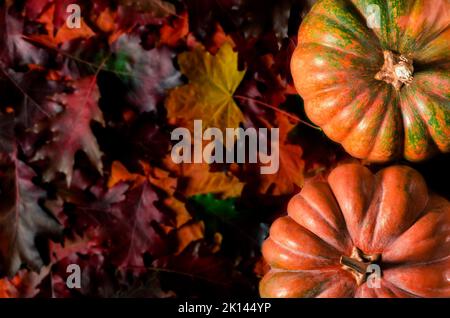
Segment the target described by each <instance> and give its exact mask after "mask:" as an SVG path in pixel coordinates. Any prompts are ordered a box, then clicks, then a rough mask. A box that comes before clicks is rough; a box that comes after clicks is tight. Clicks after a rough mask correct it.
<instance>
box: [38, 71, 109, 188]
mask: <svg viewBox="0 0 450 318" xmlns="http://www.w3.org/2000/svg"><path fill="white" fill-rule="evenodd" d="M72 87H73V92H72V93H71V94H64V93H62V94H55V95H53V96H52V97H51V98H50V99H49V101H48V102H47V105H46V107H47V108H48V109H49V110H50V111H51V112H52V113H53V114H54V115H53V117H52V118H51V119H50V122H49V128H50V130H51V132H52V133H53V139H51V140H50V141H49V142H48V143H47V144H45V145H44V146H43V147H42V148H41V149H39V150H38V151H37V153H36V154H35V156H34V158H33V160H40V159H46V158H47V159H48V160H49V165H48V168H47V170H46V172H45V173H44V180H45V181H50V180H52V179H53V178H54V177H55V174H56V173H57V172H63V173H65V175H66V181H67V184H68V185H70V183H71V180H72V173H73V164H74V156H75V153H76V152H77V151H78V150H82V151H84V152H85V153H86V155H87V156H88V158H89V159H90V161H91V162H92V164H93V165H94V166H95V167H96V168H97V170H98V171H99V172H100V173H101V172H102V168H103V164H102V161H101V156H102V152H101V151H100V149H99V146H98V144H97V140H96V138H95V136H94V134H93V133H92V130H91V127H90V124H91V121H93V120H94V121H97V122H99V123H101V124H104V122H103V114H102V112H101V110H100V108H99V107H98V105H97V102H98V99H99V91H98V87H97V83H96V79H95V77H86V78H83V79H81V80H78V81H77V82H75V83H73V86H72ZM36 128H37V130H38V131H40V130H42V127H36Z"/></svg>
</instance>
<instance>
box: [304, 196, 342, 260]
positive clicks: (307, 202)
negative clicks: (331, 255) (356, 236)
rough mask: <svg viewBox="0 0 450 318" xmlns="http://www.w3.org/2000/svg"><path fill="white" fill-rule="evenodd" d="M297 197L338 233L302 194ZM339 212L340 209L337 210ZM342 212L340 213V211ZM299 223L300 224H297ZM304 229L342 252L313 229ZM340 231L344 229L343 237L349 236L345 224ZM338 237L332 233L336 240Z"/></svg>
mask: <svg viewBox="0 0 450 318" xmlns="http://www.w3.org/2000/svg"><path fill="white" fill-rule="evenodd" d="M299 198H300V199H301V200H303V202H305V203H306V204H307V205H308V206H309V207H310V208H311V210H313V211H314V212H315V214H316V215H318V216H319V218H320V219H322V220H324V221H325V223H326V224H327V225H329V226H330V228H331V229H332V230H333V232H334V233H333V234H339V230H338V229H336V228H335V227H334V226H333V224H331V223H330V222H329V220H328V219H326V218H325V217H324V216H323V215H322V214H321V213H320V212H319V211H318V210H317V209H316V208H315V207H314V206H313V205H312V204H311V203H310V202H309V201H308V200H307V199H306V198H305V197H304V196H302V195H299ZM339 212H340V211H339ZM341 214H342V213H341ZM344 223H345V221H344ZM299 225H300V224H299ZM300 226H302V225H300ZM302 227H303V228H305V227H304V226H302ZM305 229H306V230H308V231H310V232H311V233H313V234H314V235H315V236H317V237H318V238H320V239H321V240H322V241H323V242H325V243H326V244H327V245H329V246H331V247H333V249H335V250H336V251H337V252H339V253H342V252H344V251H342V250H341V249H340V248H339V247H338V246H335V245H334V244H335V243H331V242H328V241H327V240H326V239H325V238H324V237H322V236H321V235H319V234H317V233H314V232H313V231H311V230H310V229H308V228H305ZM340 231H345V232H346V233H345V238H347V239H348V238H350V235H349V234H348V231H347V226H346V225H345V224H344V228H343V229H341V230H340ZM338 237H339V235H334V238H335V239H336V240H337V238H338Z"/></svg>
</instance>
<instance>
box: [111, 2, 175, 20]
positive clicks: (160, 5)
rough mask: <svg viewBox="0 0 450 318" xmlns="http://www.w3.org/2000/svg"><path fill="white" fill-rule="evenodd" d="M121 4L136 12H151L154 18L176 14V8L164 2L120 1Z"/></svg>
mask: <svg viewBox="0 0 450 318" xmlns="http://www.w3.org/2000/svg"><path fill="white" fill-rule="evenodd" d="M119 4H121V5H123V6H125V7H130V8H133V9H134V10H136V11H141V12H150V13H151V14H152V15H153V16H155V17H158V18H163V17H166V16H168V15H171V14H175V13H176V10H175V6H174V5H173V4H171V3H170V2H168V1H162V0H119Z"/></svg>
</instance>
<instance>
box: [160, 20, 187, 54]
mask: <svg viewBox="0 0 450 318" xmlns="http://www.w3.org/2000/svg"><path fill="white" fill-rule="evenodd" d="M172 24H173V26H172V25H169V24H164V25H163V26H162V28H161V30H160V34H161V40H160V41H161V43H162V44H166V45H168V46H175V45H177V43H178V42H179V41H180V40H181V39H183V38H184V37H185V36H186V35H188V33H189V20H188V15H187V12H183V13H182V14H181V16H177V17H176V19H175V20H174V21H173V23H172Z"/></svg>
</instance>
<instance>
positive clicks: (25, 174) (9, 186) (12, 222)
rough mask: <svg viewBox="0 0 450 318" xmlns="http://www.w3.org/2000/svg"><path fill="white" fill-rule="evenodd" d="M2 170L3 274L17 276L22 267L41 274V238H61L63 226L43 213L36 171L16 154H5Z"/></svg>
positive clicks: (0, 235)
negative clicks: (34, 180)
mask: <svg viewBox="0 0 450 318" xmlns="http://www.w3.org/2000/svg"><path fill="white" fill-rule="evenodd" d="M0 156H1V159H2V160H1V163H0V164H1V166H0V179H1V182H0V220H1V221H0V254H1V255H0V256H1V258H0V259H1V266H2V271H4V272H7V273H8V275H10V276H12V275H14V274H15V273H16V272H17V271H18V270H19V268H20V267H21V265H22V264H26V265H27V266H28V267H29V268H31V269H33V270H35V271H38V270H39V269H40V268H41V267H42V266H43V265H44V263H43V260H42V258H41V255H40V253H39V251H38V249H37V247H36V245H35V244H36V243H35V240H36V238H37V237H57V236H58V235H60V233H61V226H60V225H59V224H58V223H57V222H56V220H55V219H54V218H53V217H52V216H50V215H49V214H48V213H47V212H46V211H44V210H43V209H42V207H41V206H40V204H39V200H40V199H42V198H45V197H46V193H45V191H44V190H42V189H41V188H39V187H38V186H36V185H35V184H34V183H33V181H32V179H33V178H34V177H35V173H34V171H33V170H32V169H31V168H30V167H28V166H27V165H26V164H25V163H23V162H22V161H20V160H18V159H16V157H15V154H11V155H6V154H1V155H0Z"/></svg>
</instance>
